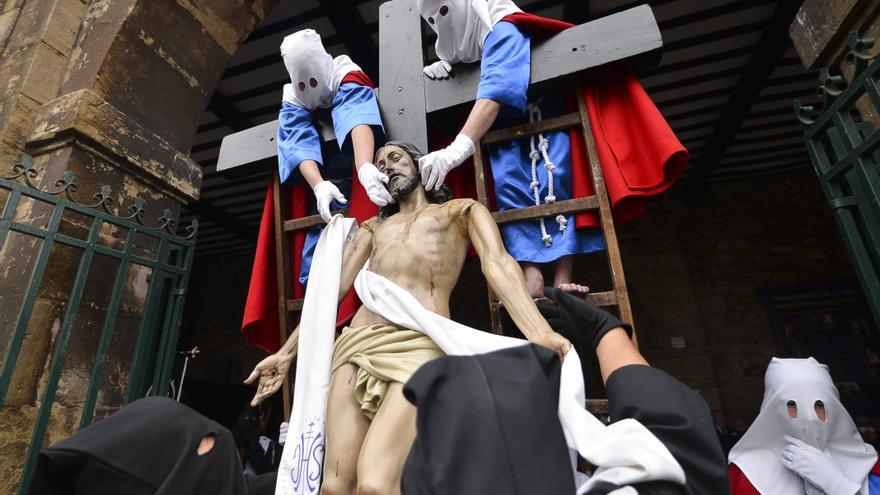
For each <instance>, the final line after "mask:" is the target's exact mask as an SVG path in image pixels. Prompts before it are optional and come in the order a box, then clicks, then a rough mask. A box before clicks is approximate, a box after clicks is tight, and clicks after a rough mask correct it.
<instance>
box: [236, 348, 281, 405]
mask: <svg viewBox="0 0 880 495" xmlns="http://www.w3.org/2000/svg"><path fill="white" fill-rule="evenodd" d="M292 360H293V355H292V354H287V353H283V352H277V353H275V354H272V355H271V356H269V357H267V358H266V359H264V360H262V361H260V362H259V363H257V365H256V366H255V367H254V370H253V371H251V374H250V376H248V377H247V380H245V381H244V383H245V384H246V385H250V384H252V383H254V380H256V379H257V377H260V381H259V383H258V384H257V393H256V394H254V398H253V399H252V400H251V406H256V405H257V404H259V403H260V402H263V399H265V398H266V397H269V396H270V395H272V394H274V393H275V392H277V391H278V389H279V388H281V385H283V384H284V380H287V372H288V371H290V362H291V361H292Z"/></svg>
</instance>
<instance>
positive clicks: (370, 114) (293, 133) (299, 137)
mask: <svg viewBox="0 0 880 495" xmlns="http://www.w3.org/2000/svg"><path fill="white" fill-rule="evenodd" d="M330 115H331V117H332V119H333V131H334V133H335V134H336V139H337V143H338V144H339V151H340V152H339V153H333V154H332V155H331V156H330V158H329V159H328V160H326V162H325V160H324V158H323V154H322V152H321V139H320V137H319V136H318V130H317V129H316V128H315V125H314V123H313V116H312V112H310V111H309V110H307V109H305V108H303V107H300V106H298V105H294V104H292V103H288V102H283V103H282V104H281V111H280V112H279V114H278V137H277V142H278V172H279V175H280V177H281V182H282V184H284V185H294V184H296V183H297V182H299V181H300V180H302V175H301V174H300V173H299V165H300V164H301V163H302V162H303V161H305V160H314V161H315V162H317V163H318V165H320V166H321V169H322V170H321V172H322V173H321V175H322V176H323V177H324V179H325V180H329V181H332V182H334V183H335V184H336V185H337V187H339V191H340V192H341V193H342V194H344V195H345V197H346V198H351V180H352V166H351V164H352V161H353V150H352V144H351V130H352V129H354V128H355V127H356V126H359V125H369V126H370V127H371V128H372V129H373V133H374V137H375V139H376V142H381V140H382V139H383V135H384V134H383V132H384V130H383V127H382V118H381V117H380V116H379V105H378V103H377V102H376V93H375V92H374V91H373V90H372V88H369V87H366V86H362V85H360V84H357V83H353V82H347V83H343V84H341V85H340V86H339V91H337V92H336V96H335V97H334V98H333V103H332V106H331V110H330ZM341 206H342V205H340V204H338V203H337V202H335V201H334V202H333V204H332V205H331V209H336V208H340V207H341ZM309 212H310V214H312V215H314V214H316V213H317V212H318V210H317V207H316V206H315V199H314V197H310V198H309ZM322 228H323V227H321V226H315V227H313V228H311V229H309V230H308V232H307V233H306V240H305V244H304V245H303V252H302V265H301V269H300V274H299V280H300V282H301V283H302V284H304V285H305V283H306V282H307V281H308V277H309V269H311V266H312V255H313V254H314V252H315V246H316V245H317V244H318V238H319V237H320V235H321V229H322Z"/></svg>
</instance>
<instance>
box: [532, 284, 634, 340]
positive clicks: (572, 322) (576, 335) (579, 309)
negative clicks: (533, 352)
mask: <svg viewBox="0 0 880 495" xmlns="http://www.w3.org/2000/svg"><path fill="white" fill-rule="evenodd" d="M544 296H545V297H547V298H548V299H550V300H552V301H553V302H555V303H556V304H551V303H548V302H542V301H538V302H537V303H536V304H537V306H538V310H539V311H540V312H541V314H542V315H544V318H545V319H546V320H547V323H548V324H549V325H550V326H551V327H552V328H553V329H554V330H556V331H557V332H559V333H561V334H562V336H563V337H565V338H567V339H569V340H571V341H572V342H574V343H575V344H577V345H583V346H586V345H591V346H592V347H593V349H595V348H596V347H598V346H599V342H600V341H601V340H602V337H604V336H605V334H606V333H608V332H610V331H611V330H614V329H615V328H618V327H619V328H622V329H624V330H625V331H626V333H627V334H628V335H629V336H630V337H632V327H631V326H630V325H628V324H626V323H624V322H622V321H620V320H619V319H617V318H616V317H615V316H614V315H612V314H611V313H609V312H607V311H604V310H601V309H599V308H597V307H595V306H593V305H592V304H590V303H588V302H587V301H585V300H584V299H583V298H581V297H578V296H575V295H572V294H569V293H568V292H565V291H564V290H562V289H557V288H552V287H545V288H544Z"/></svg>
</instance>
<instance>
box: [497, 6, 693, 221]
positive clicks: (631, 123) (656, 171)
mask: <svg viewBox="0 0 880 495" xmlns="http://www.w3.org/2000/svg"><path fill="white" fill-rule="evenodd" d="M502 20H503V21H508V22H510V23H512V24H514V25H516V26H517V27H518V28H519V29H520V30H521V31H523V32H525V33H528V34H529V35H531V36H532V37H533V38H535V39H543V38H547V37H550V36H553V35H554V34H556V33H558V32H560V31H564V30H566V29H568V28H570V27H572V26H573V24H569V23H567V22H563V21H558V20H555V19H547V18H545V17H538V16H536V15H532V14H527V13H524V12H520V13H516V14H511V15H508V16H505V17H504V19H502ZM607 71H608V70H607V69H602V70H596V71H593V72H594V73H595V74H596V76H597V77H596V78H595V81H593V82H591V83H589V84H586V85H584V86H583V93H584V100H585V102H586V105H587V111H588V112H589V114H590V125H591V126H592V128H593V137H594V140H595V142H596V151H597V152H598V155H599V163H600V164H601V166H602V172H603V175H604V177H605V185H606V188H607V190H608V197H609V199H610V202H611V206H612V210H613V212H614V220H615V222H628V221H631V220H635V219H637V218H639V217H641V216H642V215H644V213H645V209H644V206H643V205H642V199H643V198H644V197H646V196H652V195H655V194H659V193H661V192H663V191H665V190H666V189H668V188H669V187H670V186H672V184H673V183H675V181H676V180H677V179H678V177H679V176H680V175H681V173H682V172H683V171H684V168H685V166H686V165H687V150H685V148H684V146H682V144H681V143H680V142H679V141H678V138H676V137H675V133H673V132H672V129H670V128H669V124H667V123H666V120H665V119H664V118H663V116H662V115H661V114H660V111H659V110H657V107H656V106H655V105H654V102H653V101H651V98H650V97H649V96H648V94H647V93H645V90H644V88H642V85H641V84H639V82H638V80H637V79H636V78H635V76H634V75H632V74H631V73H625V74H623V75H620V76H617V77H609V76H608V74H606V73H605V72H607ZM569 110H570V111H576V110H577V105H575V104H573V103H570V106H569ZM569 136H570V138H571V161H572V164H571V169H572V197H575V198H581V197H584V196H592V195H593V179H592V175H591V173H590V164H589V161H587V153H586V148H585V146H584V143H583V135H582V134H581V129H580V127H573V128H572V129H571V130H570V131H569ZM575 224H576V225H577V227H578V228H585V227H587V228H592V227H599V226H600V224H599V219H598V216H597V215H596V213H594V212H585V213H579V214H578V215H577V216H576V217H575Z"/></svg>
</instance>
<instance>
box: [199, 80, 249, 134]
mask: <svg viewBox="0 0 880 495" xmlns="http://www.w3.org/2000/svg"><path fill="white" fill-rule="evenodd" d="M208 110H210V111H211V113H213V114H214V115H216V116H217V118H218V119H220V121H221V122H223V124H225V125H226V126H227V127H229V128H230V129H232V130H233V131H235V132H238V131H241V130H244V129H248V128H250V127H253V126H254V123H253V122H252V121H251V120H250V119H249V118H247V117H245V115H244V114H243V113H241V111H240V110H239V109H238V108H236V107H235V104H233V103H232V102H231V101H229V99H228V98H227V97H226V95H224V94H223V93H221V92H220V90H214V94H213V95H211V100H210V101H208Z"/></svg>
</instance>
